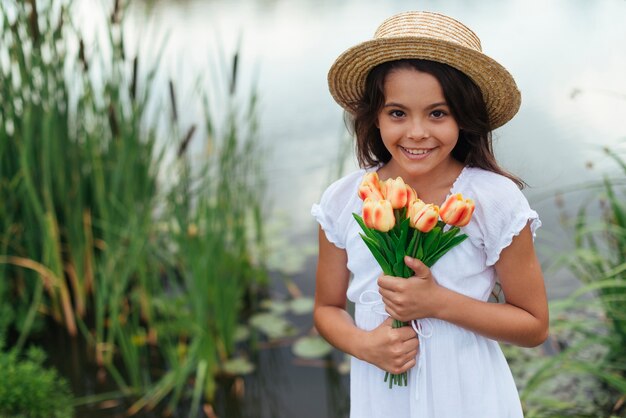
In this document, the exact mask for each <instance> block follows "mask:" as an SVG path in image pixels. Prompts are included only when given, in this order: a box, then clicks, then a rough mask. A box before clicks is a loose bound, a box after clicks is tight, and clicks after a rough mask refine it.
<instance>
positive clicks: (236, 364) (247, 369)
mask: <svg viewBox="0 0 626 418" xmlns="http://www.w3.org/2000/svg"><path fill="white" fill-rule="evenodd" d="M222 370H223V371H224V372H226V373H228V374H233V375H244V374H250V373H252V372H253V371H254V364H252V363H251V362H250V360H248V359H245V358H243V357H237V358H233V359H230V360H227V361H226V362H224V364H222Z"/></svg>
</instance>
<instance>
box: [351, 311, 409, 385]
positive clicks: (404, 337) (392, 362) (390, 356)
mask: <svg viewBox="0 0 626 418" xmlns="http://www.w3.org/2000/svg"><path fill="white" fill-rule="evenodd" d="M392 321H393V319H392V318H387V319H386V320H385V322H383V323H382V324H380V326H378V327H377V328H375V329H373V330H372V331H370V332H368V333H367V334H366V335H367V338H366V339H365V340H364V345H363V352H362V355H361V356H359V357H360V358H361V360H364V361H367V362H368V363H371V364H373V365H375V366H377V367H379V368H381V369H383V370H384V371H386V372H389V373H392V374H400V373H403V372H405V371H407V370H409V369H410V368H411V367H413V366H415V356H417V346H418V345H419V341H418V339H417V335H416V334H415V332H414V331H413V328H411V327H402V328H395V329H394V328H392Z"/></svg>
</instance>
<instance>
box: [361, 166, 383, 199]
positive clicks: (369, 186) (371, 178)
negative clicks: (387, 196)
mask: <svg viewBox="0 0 626 418" xmlns="http://www.w3.org/2000/svg"><path fill="white" fill-rule="evenodd" d="M382 186H383V185H382V183H381V181H380V180H379V179H378V173H377V172H375V171H373V172H370V173H366V174H365V176H363V180H362V181H361V184H360V186H359V191H358V193H359V197H360V198H361V200H363V201H364V200H365V199H367V198H372V199H374V200H382V199H384V196H383V190H382Z"/></svg>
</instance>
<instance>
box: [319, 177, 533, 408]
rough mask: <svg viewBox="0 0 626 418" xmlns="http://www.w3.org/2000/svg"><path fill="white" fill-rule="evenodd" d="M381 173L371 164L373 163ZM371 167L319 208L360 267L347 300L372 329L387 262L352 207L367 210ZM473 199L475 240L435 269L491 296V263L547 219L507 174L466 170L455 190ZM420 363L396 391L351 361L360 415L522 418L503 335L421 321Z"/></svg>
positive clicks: (468, 290) (335, 239) (330, 193)
mask: <svg viewBox="0 0 626 418" xmlns="http://www.w3.org/2000/svg"><path fill="white" fill-rule="evenodd" d="M372 170H373V169H372ZM365 172H366V170H359V171H356V172H353V173H351V174H349V175H347V176H345V177H343V178H341V179H340V180H338V181H336V182H334V183H333V184H331V185H330V186H329V187H328V189H326V191H325V192H324V194H323V195H322V198H321V201H320V203H319V204H315V205H313V208H312V209H311V213H312V214H313V216H314V217H315V218H316V219H317V221H318V222H319V224H320V225H321V227H322V229H323V230H324V232H325V233H326V237H327V238H328V240H329V241H330V242H332V243H333V244H334V245H336V246H337V247H339V248H342V249H345V250H346V252H347V256H348V269H349V270H350V272H351V273H352V279H351V281H350V284H349V287H348V291H347V297H348V299H349V300H350V301H352V302H354V304H355V322H356V325H357V326H358V327H359V328H362V329H366V330H371V329H374V328H375V327H377V326H378V325H380V323H381V322H383V321H384V320H385V318H386V316H385V315H384V314H383V313H384V307H382V306H380V303H378V304H376V303H372V296H378V298H380V295H378V286H377V284H376V280H377V278H378V276H379V275H380V274H381V269H380V267H379V266H378V263H377V262H376V260H375V259H374V257H373V256H372V255H371V254H370V252H369V250H368V249H367V247H366V246H365V244H364V243H363V242H362V239H361V237H360V236H359V232H360V228H359V226H358V224H357V223H356V222H355V221H354V219H353V217H352V213H358V214H360V213H361V207H362V201H361V200H360V199H359V198H358V196H357V188H358V185H359V184H360V182H361V179H362V177H363V175H364V173H365ZM453 193H462V194H463V196H465V197H469V198H471V199H474V201H475V204H476V209H475V212H474V215H473V217H472V220H471V222H470V223H469V224H468V225H467V226H466V227H464V228H462V232H463V233H465V234H467V235H468V237H469V238H468V239H466V240H465V241H463V243H461V244H460V245H457V246H456V247H454V248H453V249H452V250H450V251H449V252H448V253H447V254H446V255H444V256H443V257H442V258H441V259H440V260H439V261H438V262H437V263H436V264H435V265H434V266H433V267H432V269H431V270H432V273H433V276H434V277H435V279H436V280H437V282H438V283H439V284H440V285H442V286H445V287H447V288H449V289H452V290H454V291H456V292H459V293H462V294H464V295H467V296H470V297H473V298H475V299H478V300H482V301H487V300H488V298H489V295H490V294H491V291H492V289H493V287H494V284H495V282H496V273H495V269H494V267H493V265H494V264H495V263H496V261H497V260H498V258H499V255H500V252H501V251H502V249H504V248H506V247H507V246H508V245H509V244H510V243H511V241H512V239H513V237H514V236H515V235H518V234H519V233H520V231H521V230H522V229H523V228H524V226H526V224H527V223H528V222H529V221H530V222H531V223H530V225H531V231H532V232H533V235H534V233H535V230H536V229H537V228H538V227H539V226H540V225H541V221H540V220H539V219H538V216H537V213H536V212H535V211H533V210H532V209H531V208H530V206H529V204H528V201H527V200H526V198H525V197H524V195H523V194H522V192H521V191H520V190H519V189H518V187H517V186H516V185H515V184H514V183H513V182H512V181H511V180H509V179H507V178H506V177H504V176H501V175H498V174H495V173H492V172H489V171H485V170H482V169H478V168H472V167H465V168H464V169H463V170H462V172H461V174H460V175H459V177H458V178H457V179H456V181H455V182H454V185H453V186H452V189H451V190H450V194H453ZM420 322H421V324H422V327H423V329H424V332H425V333H426V335H428V333H430V332H429V331H432V333H431V335H430V337H428V338H424V337H422V336H420V337H419V338H420V354H418V357H419V358H418V363H417V364H418V365H416V366H415V367H413V369H411V370H410V371H409V377H408V386H405V387H397V386H394V387H393V388H392V389H389V386H388V384H387V383H385V382H383V379H384V375H385V372H384V371H383V370H381V369H379V368H377V367H376V366H373V365H371V364H369V363H367V362H364V361H361V360H358V359H356V358H352V363H351V376H350V397H351V401H350V404H351V410H350V416H351V417H352V418H370V417H371V418H383V417H393V418H415V417H420V418H427V417H428V418H459V417H463V418H513V417H515V418H517V417H523V413H522V408H521V405H520V400H519V395H518V392H517V388H516V386H515V382H514V381H513V377H512V375H511V371H510V369H509V366H508V364H507V362H506V359H505V358H504V356H503V354H502V351H501V349H500V346H499V344H498V342H496V341H494V340H491V339H489V338H486V337H483V336H481V335H478V334H476V333H474V332H471V331H468V330H466V329H464V328H461V327H458V326H456V325H454V324H451V323H449V322H445V321H441V320H437V319H433V318H429V319H428V321H423V320H422V321H420Z"/></svg>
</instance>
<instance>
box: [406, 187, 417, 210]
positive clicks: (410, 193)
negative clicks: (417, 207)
mask: <svg viewBox="0 0 626 418" xmlns="http://www.w3.org/2000/svg"><path fill="white" fill-rule="evenodd" d="M406 193H407V198H406V207H407V208H409V207H411V204H412V203H413V202H415V201H416V200H418V198H417V192H416V191H415V189H414V188H412V187H411V186H409V185H408V184H407V185H406Z"/></svg>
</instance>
